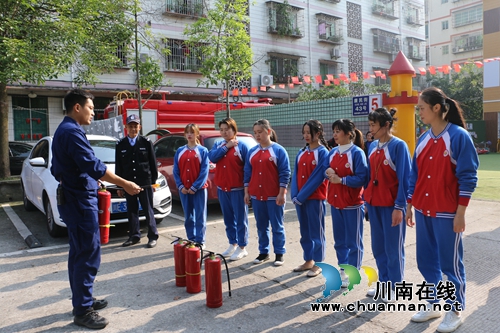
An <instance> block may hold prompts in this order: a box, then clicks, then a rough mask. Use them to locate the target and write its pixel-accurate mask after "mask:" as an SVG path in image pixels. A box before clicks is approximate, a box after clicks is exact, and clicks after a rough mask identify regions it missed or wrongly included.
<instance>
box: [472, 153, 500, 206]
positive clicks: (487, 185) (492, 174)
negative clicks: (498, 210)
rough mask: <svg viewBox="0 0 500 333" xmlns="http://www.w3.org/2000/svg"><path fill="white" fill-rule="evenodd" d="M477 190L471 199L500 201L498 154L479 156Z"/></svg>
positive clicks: (499, 161)
mask: <svg viewBox="0 0 500 333" xmlns="http://www.w3.org/2000/svg"><path fill="white" fill-rule="evenodd" d="M477 177H478V183H477V188H476V190H475V191H474V193H473V194H472V198H473V199H480V200H493V201H500V154H496V153H490V154H484V155H479V170H478V172H477Z"/></svg>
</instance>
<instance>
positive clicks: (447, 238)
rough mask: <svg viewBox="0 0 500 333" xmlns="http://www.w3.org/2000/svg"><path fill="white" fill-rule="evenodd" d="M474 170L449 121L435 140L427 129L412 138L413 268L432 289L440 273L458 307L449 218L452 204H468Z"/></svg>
mask: <svg viewBox="0 0 500 333" xmlns="http://www.w3.org/2000/svg"><path fill="white" fill-rule="evenodd" d="M478 166H479V159H478V157H477V152H476V149H475V147H474V143H473V142H472V139H471V137H470V135H469V133H468V132H467V131H466V130H465V129H463V128H462V127H460V126H457V125H455V124H451V123H449V124H448V125H447V126H446V127H445V129H444V130H443V131H442V132H441V133H440V134H439V135H437V136H436V135H434V134H433V133H432V130H428V131H427V132H425V133H424V134H422V136H421V137H420V138H419V139H418V143H417V147H416V149H415V154H414V156H413V161H412V171H411V175H410V186H409V190H408V202H409V203H411V204H412V205H413V207H414V208H415V224H416V232H417V265H418V269H419V270H420V273H422V275H423V277H424V279H425V280H426V282H427V283H432V284H434V285H437V284H438V283H439V282H440V281H441V280H442V278H443V277H442V274H446V276H447V278H448V281H451V282H452V283H453V284H454V285H455V288H456V291H455V295H456V297H457V299H456V300H457V301H458V302H459V303H460V304H461V306H462V309H464V308H465V285H466V283H465V268H464V263H463V245H462V233H456V232H454V231H453V220H454V217H455V213H456V211H457V207H458V205H462V206H467V205H468V204H469V200H470V198H471V196H472V192H474V189H475V188H476V185H477V168H478ZM438 301H439V299H437V300H433V301H431V303H434V302H438Z"/></svg>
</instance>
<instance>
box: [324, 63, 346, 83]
mask: <svg viewBox="0 0 500 333" xmlns="http://www.w3.org/2000/svg"><path fill="white" fill-rule="evenodd" d="M341 68H342V64H341V63H338V62H334V61H325V60H320V63H319V73H320V74H321V79H322V80H323V82H324V81H325V80H327V79H328V77H327V76H326V75H327V74H331V75H338V74H339V73H341V71H342V69H341Z"/></svg>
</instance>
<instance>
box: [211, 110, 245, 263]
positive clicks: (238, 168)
mask: <svg viewBox="0 0 500 333" xmlns="http://www.w3.org/2000/svg"><path fill="white" fill-rule="evenodd" d="M219 129H220V134H221V136H222V137H223V139H224V140H221V141H218V142H216V143H215V144H214V146H213V148H212V150H210V153H208V158H209V159H210V161H211V162H212V163H215V164H216V168H215V178H214V182H215V184H216V185H217V196H218V198H219V203H220V207H221V209H222V215H223V216H224V224H225V225H226V236H227V238H228V240H229V247H228V248H227V250H226V251H224V252H223V253H222V255H223V256H224V257H230V259H231V260H240V259H242V258H244V257H246V256H247V255H248V252H247V250H246V249H245V247H246V246H247V244H248V206H247V205H246V204H245V191H244V190H243V170H244V166H245V160H246V158H247V153H248V147H247V146H246V145H245V144H244V143H240V142H238V137H237V136H236V133H238V125H236V121H234V119H232V118H225V119H222V120H221V121H219Z"/></svg>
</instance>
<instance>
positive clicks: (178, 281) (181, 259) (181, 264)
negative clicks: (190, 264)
mask: <svg viewBox="0 0 500 333" xmlns="http://www.w3.org/2000/svg"><path fill="white" fill-rule="evenodd" d="M172 243H173V244H174V266H175V285H176V286H177V287H185V286H186V261H185V256H184V251H185V250H184V246H185V245H186V241H185V240H184V239H182V238H181V237H177V239H176V240H174V241H173V242H172Z"/></svg>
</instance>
